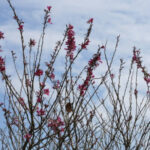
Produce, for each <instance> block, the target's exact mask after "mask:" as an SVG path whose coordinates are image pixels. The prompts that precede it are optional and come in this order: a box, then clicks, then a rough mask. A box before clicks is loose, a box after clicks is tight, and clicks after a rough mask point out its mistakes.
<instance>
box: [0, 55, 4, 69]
mask: <svg viewBox="0 0 150 150" xmlns="http://www.w3.org/2000/svg"><path fill="white" fill-rule="evenodd" d="M2 71H5V61H4V59H3V58H2V57H1V56H0V72H2Z"/></svg>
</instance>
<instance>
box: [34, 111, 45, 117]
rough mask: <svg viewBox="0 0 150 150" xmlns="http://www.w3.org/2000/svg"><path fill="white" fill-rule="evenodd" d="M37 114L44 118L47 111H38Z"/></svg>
mask: <svg viewBox="0 0 150 150" xmlns="http://www.w3.org/2000/svg"><path fill="white" fill-rule="evenodd" d="M36 112H37V115H38V116H43V115H45V110H43V109H40V110H37V111H36Z"/></svg>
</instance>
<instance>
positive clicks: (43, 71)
mask: <svg viewBox="0 0 150 150" xmlns="http://www.w3.org/2000/svg"><path fill="white" fill-rule="evenodd" d="M7 2H8V4H9V6H10V8H11V9H12V12H13V16H14V17H13V18H14V19H15V21H16V23H17V28H16V29H17V31H18V32H19V33H20V38H21V48H22V51H21V53H22V58H21V61H22V64H23V65H22V67H21V69H22V70H21V71H22V72H20V69H18V68H17V65H16V62H17V61H16V60H17V56H16V55H17V54H18V53H17V52H16V53H15V52H14V51H12V52H11V54H12V58H13V64H14V69H15V70H14V72H13V73H15V75H16V78H15V79H16V80H17V79H18V80H17V82H18V83H20V86H19V85H18V84H16V83H15V84H14V81H13V80H12V76H11V75H8V73H7V67H6V66H7V65H6V63H5V59H4V58H3V57H2V56H0V73H1V77H2V82H3V84H4V86H5V95H4V97H3V98H2V96H1V99H0V108H1V109H0V111H1V112H3V120H4V119H5V120H4V126H2V127H1V128H0V142H1V144H0V147H1V149H5V150H7V149H15V150H18V149H19V150H40V149H43V150H49V149H54V150H55V149H57V150H58V149H59V150H62V149H66V150H100V149H104V150H113V149H114V150H121V149H125V150H129V149H135V150H140V149H145V150H146V149H150V144H149V130H150V122H149V118H148V115H149V105H150V90H149V83H150V74H149V73H148V72H147V70H146V67H145V66H144V65H143V63H142V57H141V56H140V51H139V50H137V49H136V48H135V47H134V49H133V56H132V58H131V65H130V67H129V74H128V77H127V79H126V77H125V74H123V69H124V68H125V67H124V66H125V63H124V61H123V59H120V64H119V65H118V69H119V71H118V72H117V71H116V70H113V67H112V66H113V62H114V61H115V59H114V58H115V54H116V51H117V48H118V43H119V36H118V37H117V40H116V45H115V49H114V52H113V54H112V57H110V56H109V59H108V56H107V54H106V52H107V44H105V45H98V49H97V52H96V53H95V54H93V57H90V59H89V61H88V62H86V65H85V66H84V67H83V68H82V65H81V66H80V67H79V66H78V73H75V71H74V67H76V65H77V64H78V61H79V60H78V59H77V58H78V56H79V55H82V52H83V51H84V52H85V49H86V53H88V45H89V44H90V40H91V39H90V34H91V32H92V27H93V21H94V19H93V18H90V19H88V21H86V23H87V25H88V29H87V32H86V34H85V37H84V40H83V41H82V42H81V43H79V44H77V43H76V41H77V40H76V39H75V28H74V27H73V25H71V24H69V25H68V26H67V27H66V30H65V33H64V36H63V39H62V40H60V41H58V42H57V43H56V47H55V48H54V50H53V51H52V52H51V54H50V57H48V58H49V60H48V62H46V63H45V60H44V63H43V59H42V54H43V45H44V39H45V34H46V29H47V27H48V25H49V26H50V24H52V19H51V10H52V7H51V6H47V7H46V9H44V20H43V28H42V33H41V36H40V39H39V42H37V41H36V40H35V39H33V38H29V39H30V40H29V42H28V43H27V44H26V43H25V40H24V32H26V31H25V28H24V26H25V24H24V22H23V21H22V19H20V18H19V16H18V15H17V12H16V10H15V8H14V7H13V5H12V3H11V1H10V0H7ZM76 34H77V33H76ZM1 40H5V34H4V33H3V32H2V31H0V41H1ZM63 45H64V46H65V49H63ZM36 46H37V50H36V51H35V53H34V52H33V51H32V49H36ZM61 50H62V51H63V52H64V53H65V52H66V53H65V54H66V55H65V59H64V61H65V62H64V64H63V63H62V64H61V67H62V68H63V69H62V72H61V73H62V74H61V75H60V74H59V73H60V70H57V69H58V68H57V67H56V66H55V64H56V60H57V58H59V53H60V51H61ZM0 52H3V50H2V47H1V46H0ZM32 54H34V55H32ZM6 59H7V56H6ZM19 63H20V62H19ZM43 64H44V65H43ZM104 65H105V66H104ZM57 71H59V73H58V74H57ZM138 73H142V75H143V76H142V81H144V83H146V87H145V89H140V87H139V86H138V83H139V82H138V81H139V79H140V78H141V76H139V74H138ZM122 76H123V78H122ZM140 90H143V91H142V92H141V91H140ZM141 93H142V95H141ZM143 93H144V94H145V95H144V98H142V96H143ZM2 100H4V101H2Z"/></svg>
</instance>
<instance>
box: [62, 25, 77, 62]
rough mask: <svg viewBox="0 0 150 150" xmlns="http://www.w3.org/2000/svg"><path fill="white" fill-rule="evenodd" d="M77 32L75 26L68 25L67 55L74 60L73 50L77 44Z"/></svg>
mask: <svg viewBox="0 0 150 150" xmlns="http://www.w3.org/2000/svg"><path fill="white" fill-rule="evenodd" d="M74 35H75V33H74V31H73V26H72V25H70V24H69V27H68V32H67V42H66V45H67V48H66V49H65V50H67V54H66V56H67V57H70V60H73V52H74V51H75V49H76V45H75V37H74Z"/></svg>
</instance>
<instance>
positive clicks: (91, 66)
mask: <svg viewBox="0 0 150 150" xmlns="http://www.w3.org/2000/svg"><path fill="white" fill-rule="evenodd" d="M99 63H102V61H101V58H100V54H95V55H94V56H93V58H92V59H90V60H89V62H88V68H87V76H86V79H85V80H84V82H83V84H82V85H79V86H78V89H79V90H80V95H81V96H84V94H85V91H86V90H87V88H88V86H89V83H90V81H91V79H93V78H94V74H93V70H94V69H95V68H96V67H97V66H98V65H99Z"/></svg>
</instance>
